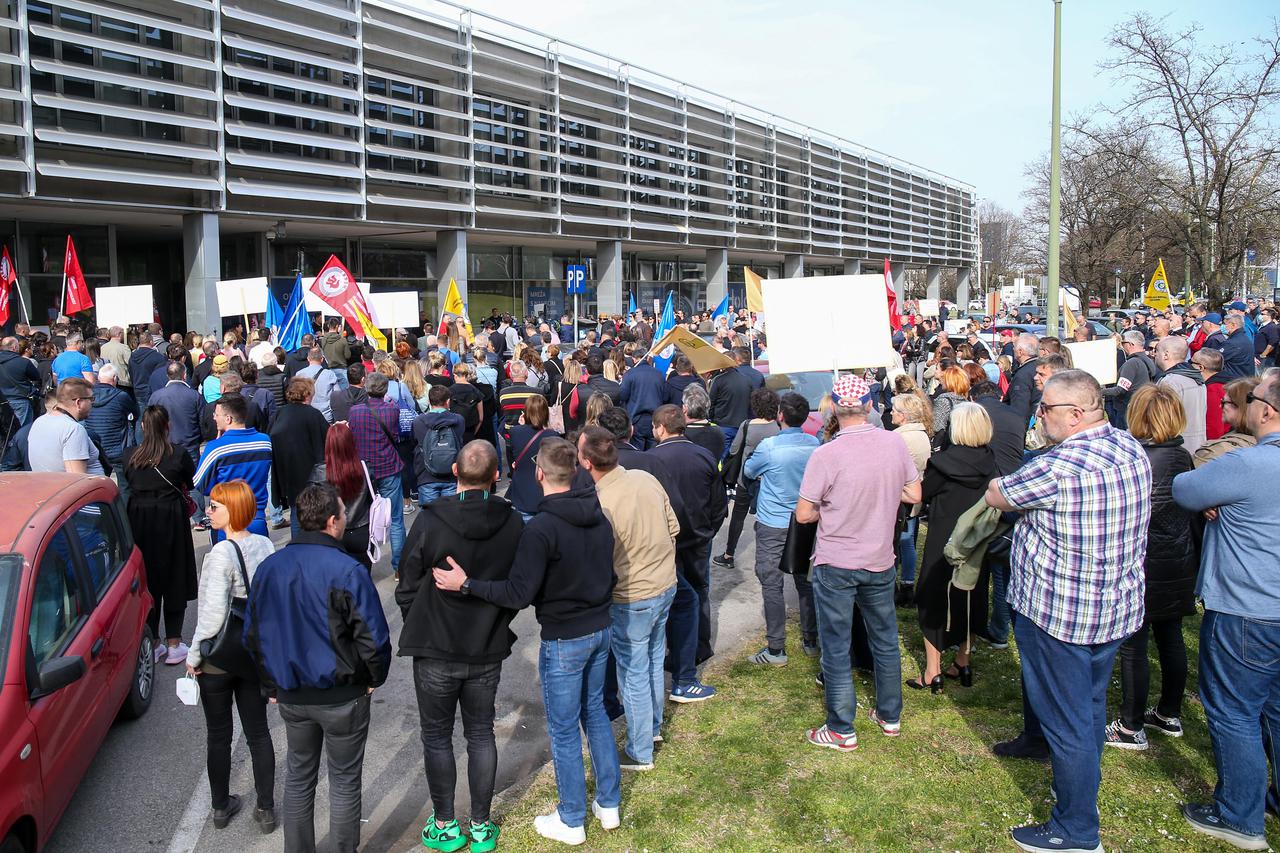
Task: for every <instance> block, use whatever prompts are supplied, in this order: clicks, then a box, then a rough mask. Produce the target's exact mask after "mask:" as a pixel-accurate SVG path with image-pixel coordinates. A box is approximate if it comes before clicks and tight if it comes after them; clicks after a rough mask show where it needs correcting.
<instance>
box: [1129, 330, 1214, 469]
mask: <svg viewBox="0 0 1280 853" xmlns="http://www.w3.org/2000/svg"><path fill="white" fill-rule="evenodd" d="M1189 357H1190V350H1189V349H1188V347H1187V342H1186V340H1185V339H1183V338H1181V337H1177V336H1170V337H1165V338H1163V339H1162V340H1161V341H1160V342H1159V343H1157V344H1156V355H1155V361H1156V366H1157V367H1159V368H1160V369H1161V370H1162V371H1163V372H1164V373H1163V375H1162V376H1161V377H1160V378H1159V380H1157V384H1159V385H1162V386H1165V387H1167V388H1169V389H1170V390H1172V391H1173V392H1174V393H1175V394H1177V395H1178V399H1179V400H1180V401H1181V402H1182V410H1183V422H1184V424H1185V426H1184V427H1183V430H1182V446H1183V449H1184V450H1186V452H1187V453H1195V452H1196V451H1197V450H1199V449H1200V446H1201V445H1202V444H1204V443H1205V441H1206V433H1205V428H1206V420H1205V410H1206V409H1207V407H1208V397H1207V394H1206V390H1205V382H1204V377H1203V376H1201V375H1200V370H1199V368H1197V367H1196V366H1195V365H1193V364H1187V359H1188V358H1189ZM1130 432H1132V429H1131V430H1130Z"/></svg>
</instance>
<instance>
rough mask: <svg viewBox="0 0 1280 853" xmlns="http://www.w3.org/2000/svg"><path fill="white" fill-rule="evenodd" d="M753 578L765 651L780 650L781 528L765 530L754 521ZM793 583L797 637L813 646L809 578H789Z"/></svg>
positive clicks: (783, 637)
mask: <svg viewBox="0 0 1280 853" xmlns="http://www.w3.org/2000/svg"><path fill="white" fill-rule="evenodd" d="M755 531H756V578H757V579H758V580H759V581H760V592H761V594H762V595H763V597H764V625H765V636H766V637H767V638H768V641H769V648H771V649H781V648H785V647H786V642H787V604H786V599H785V598H784V597H783V593H782V584H783V579H784V578H786V575H785V574H783V573H782V572H781V571H780V570H779V569H778V566H779V565H781V563H782V548H783V546H784V545H786V544H787V529H786V528H785V527H768V526H767V525H764V524H761V523H760V521H759V520H758V519H757V520H756V526H755ZM791 579H792V580H793V581H795V585H796V597H797V598H799V599H800V635H801V636H802V637H803V638H804V642H805V643H807V644H809V645H816V644H817V642H818V617H817V615H816V613H815V612H814V609H813V587H812V586H811V585H810V584H809V578H808V577H807V576H806V577H801V576H800V575H792V576H791Z"/></svg>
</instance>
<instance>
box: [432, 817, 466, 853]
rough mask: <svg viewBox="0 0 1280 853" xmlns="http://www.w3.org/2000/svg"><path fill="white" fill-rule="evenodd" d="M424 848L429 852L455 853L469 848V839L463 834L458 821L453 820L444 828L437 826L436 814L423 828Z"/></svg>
mask: <svg viewBox="0 0 1280 853" xmlns="http://www.w3.org/2000/svg"><path fill="white" fill-rule="evenodd" d="M422 846H423V847H426V848H427V849H428V850H441V851H443V853H454V851H455V850H461V849H462V848H463V847H466V846H467V837H466V836H465V835H463V834H462V827H460V826H458V821H457V820H451V821H449V822H448V823H446V824H445V825H444V826H436V815H435V812H432V813H431V819H430V820H428V821H427V825H426V826H424V827H423V828H422Z"/></svg>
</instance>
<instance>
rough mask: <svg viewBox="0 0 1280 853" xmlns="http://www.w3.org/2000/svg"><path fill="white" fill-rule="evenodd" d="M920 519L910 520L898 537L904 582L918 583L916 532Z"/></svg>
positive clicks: (899, 559) (899, 558)
mask: <svg viewBox="0 0 1280 853" xmlns="http://www.w3.org/2000/svg"><path fill="white" fill-rule="evenodd" d="M919 529H920V519H918V518H908V519H907V523H906V524H905V525H904V526H903V528H902V533H901V534H900V535H899V536H898V563H899V565H901V566H902V582H903V583H915V582H916V532H917V531H918V530H919Z"/></svg>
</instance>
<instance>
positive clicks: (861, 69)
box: [407, 0, 1280, 210]
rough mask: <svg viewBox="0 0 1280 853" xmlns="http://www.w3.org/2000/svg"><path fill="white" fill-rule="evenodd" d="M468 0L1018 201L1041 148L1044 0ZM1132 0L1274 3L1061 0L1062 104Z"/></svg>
mask: <svg viewBox="0 0 1280 853" xmlns="http://www.w3.org/2000/svg"><path fill="white" fill-rule="evenodd" d="M407 2H410V3H413V2H416V0H407ZM467 5H470V6H471V7H472V8H474V9H476V10H478V11H482V12H487V13H490V14H493V15H497V16H499V17H502V18H505V19H507V20H511V21H514V22H516V23H519V24H522V25H525V26H529V27H532V28H535V29H538V30H541V31H543V32H546V33H550V34H552V35H554V36H556V37H559V38H563V39H566V40H569V41H573V42H577V43H579V44H582V45H585V46H587V47H590V48H593V49H596V50H599V51H601V52H603V53H607V54H610V55H612V56H615V57H617V58H619V59H622V60H626V61H628V62H632V63H635V64H637V65H642V66H646V67H649V68H653V69H655V70H657V71H661V72H663V73H666V74H669V75H671V76H673V77H676V78H678V79H681V80H684V81H687V82H689V83H693V84H697V85H699V86H703V87H705V88H707V89H710V90H712V91H715V92H719V93H721V94H724V95H726V96H729V97H732V98H734V99H737V100H740V101H742V102H744V103H747V104H751V105H752V106H755V107H760V108H762V109H766V110H769V111H772V112H775V113H778V114H780V115H784V116H787V117H788V118H791V119H794V120H796V121H798V122H802V123H804V124H808V125H809V126H812V127H814V128H817V129H820V130H822V131H826V132H829V133H833V134H838V135H840V136H843V137H845V138H846V139H850V140H853V141H854V142H857V143H859V144H862V145H866V146H868V147H870V148H876V149H879V150H881V151H885V152H887V153H889V154H892V155H894V156H896V157H900V158H902V159H905V160H909V161H912V162H915V163H919V164H921V165H923V166H927V167H928V168H930V169H933V170H935V171H938V172H942V173H943V174H946V175H950V176H952V177H954V178H958V179H960V180H962V181H965V182H967V183H970V184H973V185H974V186H975V187H976V188H977V192H978V195H979V196H980V197H982V198H990V199H993V200H995V201H997V202H999V203H1000V204H1002V205H1004V206H1006V207H1009V208H1012V209H1014V210H1020V209H1021V208H1022V206H1023V203H1024V202H1023V199H1022V198H1021V193H1022V190H1023V187H1024V184H1025V179H1024V176H1023V167H1024V166H1025V165H1026V164H1027V163H1028V162H1030V161H1032V160H1034V159H1035V158H1037V157H1038V156H1041V155H1042V154H1044V153H1047V152H1048V150H1049V107H1050V83H1051V72H1052V49H1053V3H1052V2H1051V0H968V2H961V0H899V2H884V0H843V2H841V0H680V2H672V0H612V2H610V0H604V2H600V0H550V2H547V0H543V2H536V3H531V2H528V0H474V1H473V2H470V3H469V4H467ZM436 8H439V7H436ZM1140 10H1146V11H1149V12H1151V13H1152V14H1155V15H1165V16H1168V22H1169V24H1170V25H1171V26H1174V27H1178V28H1181V27H1182V26H1185V25H1187V24H1190V23H1192V22H1196V23H1199V24H1201V25H1202V27H1203V28H1204V32H1203V34H1202V38H1203V39H1204V40H1205V41H1206V42H1211V43H1230V42H1237V43H1239V42H1248V41H1249V40H1250V39H1251V38H1252V37H1254V36H1255V35H1256V34H1257V33H1259V32H1265V31H1268V30H1269V29H1270V28H1271V21H1270V19H1271V17H1272V16H1273V15H1277V14H1280V2H1277V0H1215V2H1207V1H1206V0H1199V2H1195V1H1194V0H1147V2H1143V1H1142V0H1065V2H1064V3H1063V79H1062V97H1063V101H1062V105H1063V117H1064V119H1065V118H1067V117H1068V116H1070V115H1071V114H1073V113H1079V112H1082V111H1085V110H1088V109H1089V108H1090V107H1091V106H1092V105H1095V104H1098V103H1099V102H1103V101H1106V100H1107V99H1108V98H1111V97H1114V95H1113V92H1112V90H1113V88H1114V86H1113V82H1112V80H1111V79H1109V78H1108V77H1107V76H1106V75H1105V74H1103V73H1102V72H1100V71H1099V70H1098V62H1099V61H1100V60H1102V59H1103V58H1104V57H1105V56H1106V45H1105V40H1106V37H1107V34H1108V33H1109V32H1110V30H1111V28H1112V27H1113V26H1114V25H1115V24H1116V23H1118V22H1120V21H1121V20H1124V19H1126V18H1127V17H1128V16H1129V15H1130V14H1131V13H1133V12H1135V11H1140ZM476 26H477V28H478V29H480V28H484V26H485V24H484V22H483V19H480V18H477V19H476Z"/></svg>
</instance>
